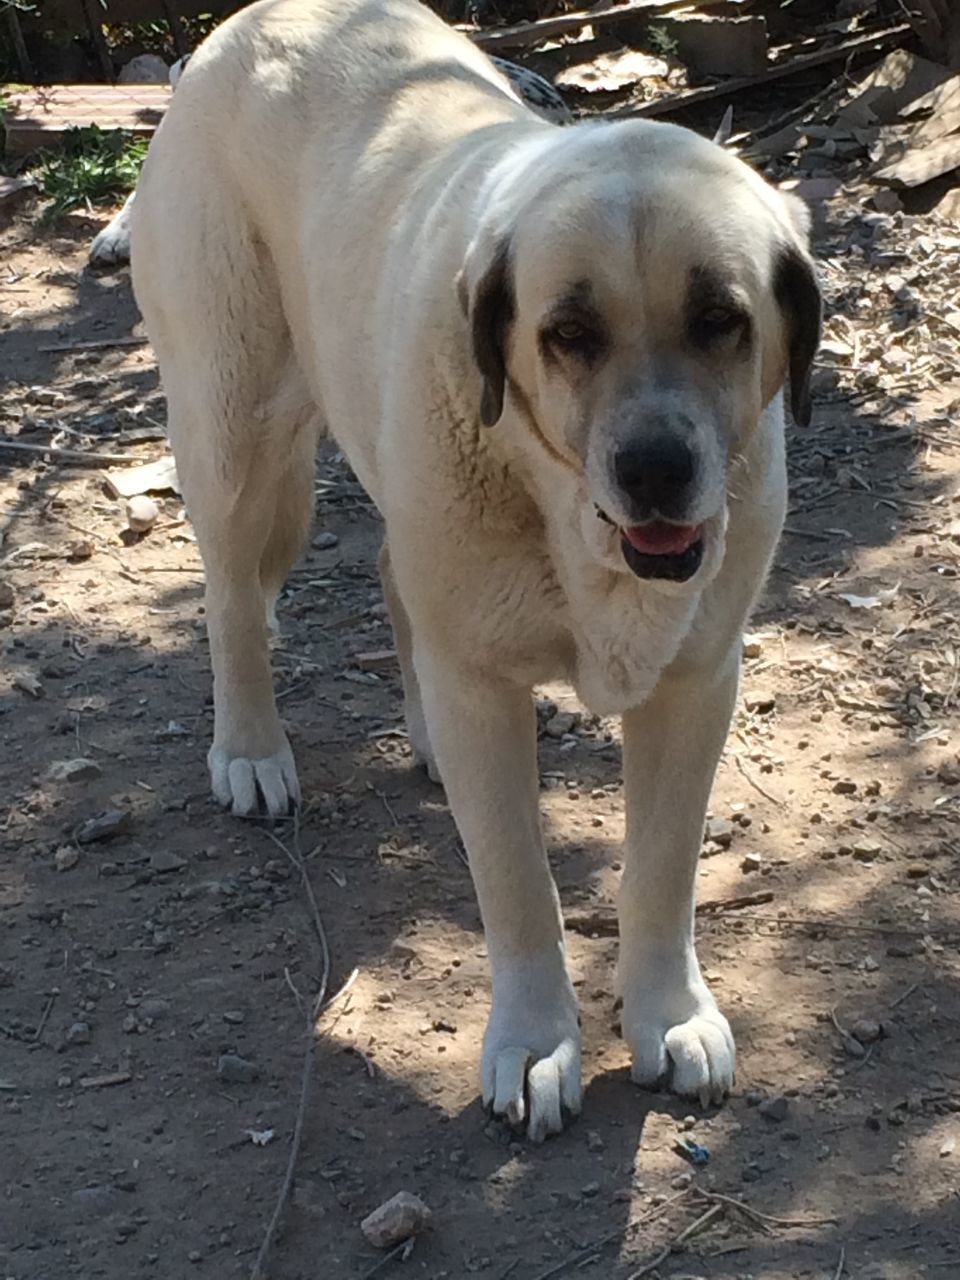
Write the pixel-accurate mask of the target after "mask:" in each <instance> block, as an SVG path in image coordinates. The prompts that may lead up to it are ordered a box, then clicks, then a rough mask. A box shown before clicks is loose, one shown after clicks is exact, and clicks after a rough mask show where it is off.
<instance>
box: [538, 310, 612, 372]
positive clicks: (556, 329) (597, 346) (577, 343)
mask: <svg viewBox="0 0 960 1280" xmlns="http://www.w3.org/2000/svg"><path fill="white" fill-rule="evenodd" d="M543 342H544V344H545V346H546V347H547V348H549V349H551V350H552V351H554V352H559V353H560V354H562V355H568V356H575V357H577V358H578V359H580V360H584V361H586V362H588V363H589V362H592V361H593V360H595V359H596V357H597V356H598V355H599V353H600V352H601V350H602V349H603V345H604V344H603V337H602V336H601V334H600V333H599V331H598V330H597V329H595V328H593V327H591V326H590V325H588V324H584V323H583V322H582V321H580V320H559V321H557V323H556V324H552V325H551V326H550V328H549V329H547V330H545V332H544V334H543Z"/></svg>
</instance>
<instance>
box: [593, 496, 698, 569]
mask: <svg viewBox="0 0 960 1280" xmlns="http://www.w3.org/2000/svg"><path fill="white" fill-rule="evenodd" d="M597 515H598V516H599V517H600V518H601V520H605V521H606V522H607V524H613V523H614V522H613V521H612V520H611V519H610V517H609V516H608V515H607V513H606V512H605V511H601V510H600V508H599V507H598V508H597ZM617 530H618V532H619V534H620V549H621V551H622V552H623V558H624V560H625V561H626V563H627V566H628V567H629V568H630V569H631V570H632V572H633V573H635V574H636V575H637V577H638V578H666V579H667V580H668V581H670V582H686V581H687V579H688V578H692V577H693V575H694V574H695V573H696V572H697V570H698V569H699V568H700V562H701V561H702V559H703V525H700V524H672V523H671V522H670V521H669V520H648V521H647V522H646V523H645V524H632V525H627V526H626V527H625V528H621V527H620V526H617Z"/></svg>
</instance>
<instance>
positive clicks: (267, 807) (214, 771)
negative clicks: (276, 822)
mask: <svg viewBox="0 0 960 1280" xmlns="http://www.w3.org/2000/svg"><path fill="white" fill-rule="evenodd" d="M207 764H208V765H209V767H210V782H211V786H212V789H213V794H214V795H215V796H216V798H217V799H218V800H219V801H220V803H221V804H222V805H226V806H228V807H229V808H230V809H231V811H232V812H233V813H235V814H238V815H240V816H248V815H250V814H256V813H267V814H269V815H270V816H271V817H272V818H280V817H285V816H286V815H287V814H288V813H289V812H290V810H291V809H292V808H294V807H295V806H296V805H298V804H299V803H300V784H299V782H298V781H297V766H296V765H295V764H294V761H293V752H292V751H291V750H290V744H289V743H288V742H286V740H285V741H284V743H283V746H282V747H281V748H280V749H279V750H278V751H274V752H273V754H272V755H269V756H261V757H260V758H259V759H250V758H249V757H247V756H243V755H239V754H236V753H234V752H231V751H228V750H227V749H226V748H225V747H219V746H217V745H216V744H214V745H213V746H212V747H211V748H210V754H209V756H208V757H207Z"/></svg>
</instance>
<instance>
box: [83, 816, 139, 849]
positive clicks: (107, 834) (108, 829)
mask: <svg viewBox="0 0 960 1280" xmlns="http://www.w3.org/2000/svg"><path fill="white" fill-rule="evenodd" d="M129 827H130V814H129V813H127V812H125V811H124V810H122V809H107V810H105V811H104V812H103V813H98V814H97V815H96V817H93V818H87V820H86V822H81V824H80V826H79V828H78V829H77V840H78V841H79V843H80V844H94V843H96V842H97V841H100V840H113V839H114V838H115V837H116V836H121V835H123V834H124V833H125V832H126V831H127V830H129Z"/></svg>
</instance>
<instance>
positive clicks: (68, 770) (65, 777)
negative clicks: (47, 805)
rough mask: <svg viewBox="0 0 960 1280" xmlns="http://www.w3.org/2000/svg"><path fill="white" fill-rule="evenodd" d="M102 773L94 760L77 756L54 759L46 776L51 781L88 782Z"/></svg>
mask: <svg viewBox="0 0 960 1280" xmlns="http://www.w3.org/2000/svg"><path fill="white" fill-rule="evenodd" d="M102 773H103V770H102V769H101V768H100V766H99V765H98V764H97V762H96V760H88V759H87V758H86V756H77V757H76V758H75V759H73V760H54V762H53V764H51V765H50V767H49V769H48V770H47V777H48V778H49V779H50V781H51V782H89V781H91V779H93V778H99V777H100V775H101V774H102Z"/></svg>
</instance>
